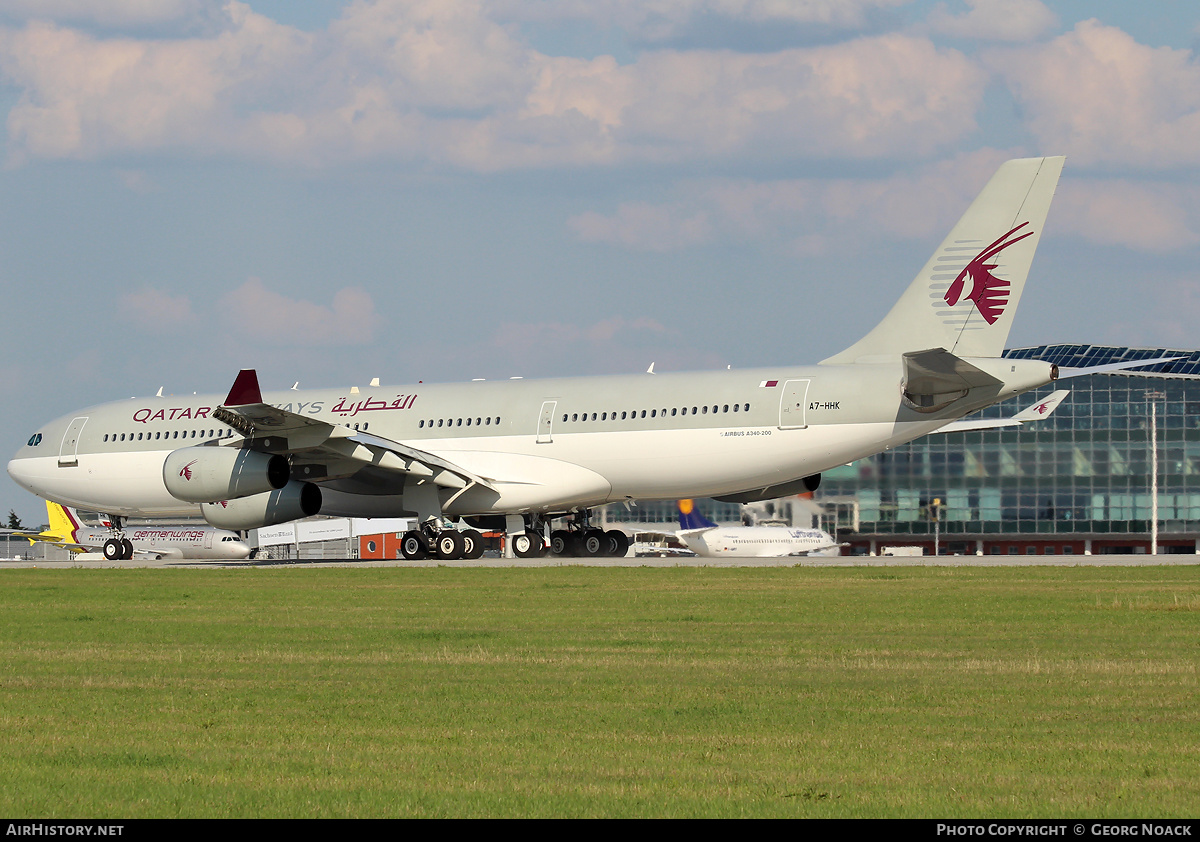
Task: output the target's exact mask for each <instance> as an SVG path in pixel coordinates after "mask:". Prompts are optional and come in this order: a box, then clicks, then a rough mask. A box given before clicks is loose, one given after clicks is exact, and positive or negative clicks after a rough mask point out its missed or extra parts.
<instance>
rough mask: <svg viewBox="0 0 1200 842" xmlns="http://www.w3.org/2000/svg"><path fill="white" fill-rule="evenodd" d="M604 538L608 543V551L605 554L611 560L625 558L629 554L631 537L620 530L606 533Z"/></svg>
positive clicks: (611, 530)
mask: <svg viewBox="0 0 1200 842" xmlns="http://www.w3.org/2000/svg"><path fill="white" fill-rule="evenodd" d="M604 538H605V540H606V541H607V542H608V549H607V551H606V552H605V553H604V554H605V555H606V556H609V557H610V558H625V553H627V552H629V536H628V535H626V534H625V533H624V532H622V531H621V530H620V529H610V530H608V531H607V532H605V533H604Z"/></svg>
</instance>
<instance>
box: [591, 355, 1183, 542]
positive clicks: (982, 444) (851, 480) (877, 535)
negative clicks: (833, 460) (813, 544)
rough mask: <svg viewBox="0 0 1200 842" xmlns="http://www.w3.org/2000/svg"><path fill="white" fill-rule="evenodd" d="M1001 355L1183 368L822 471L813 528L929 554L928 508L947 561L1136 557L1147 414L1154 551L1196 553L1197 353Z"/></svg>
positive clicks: (1076, 382)
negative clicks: (1039, 417)
mask: <svg viewBox="0 0 1200 842" xmlns="http://www.w3.org/2000/svg"><path fill="white" fill-rule="evenodd" d="M1005 356H1006V357H1011V358H1017V359H1044V360H1048V361H1051V362H1054V363H1057V364H1058V365H1059V366H1060V368H1062V369H1070V368H1086V367H1091V366H1098V365H1107V364H1110V363H1119V362H1126V361H1129V360H1138V359H1158V358H1162V357H1176V358H1178V359H1175V360H1173V361H1172V362H1167V363H1156V364H1153V365H1150V366H1145V367H1143V368H1139V369H1138V370H1137V371H1136V372H1135V373H1130V372H1127V371H1123V372H1118V373H1106V374H1091V375H1087V376H1084V377H1072V378H1069V379H1065V380H1060V381H1059V382H1058V383H1055V384H1052V385H1049V386H1045V387H1043V388H1041V389H1038V390H1036V391H1034V392H1029V393H1026V394H1024V395H1021V396H1019V397H1016V398H1013V399H1011V400H1009V401H1006V402H1004V403H1002V404H997V405H996V406H992V407H988V408H987V409H986V410H983V411H982V412H980V413H978V414H977V415H974V416H971V417H972V418H1005V417H1009V416H1011V415H1013V414H1015V413H1016V412H1018V411H1020V410H1021V409H1024V408H1026V407H1029V406H1031V405H1032V404H1033V403H1034V402H1035V399H1037V398H1042V397H1046V396H1048V395H1049V394H1050V393H1051V392H1053V391H1055V390H1056V389H1070V390H1071V393H1070V394H1069V395H1068V396H1067V398H1066V400H1064V401H1063V403H1062V404H1061V405H1060V406H1059V407H1058V409H1057V410H1056V411H1055V413H1054V414H1053V415H1051V416H1050V417H1049V418H1048V419H1046V420H1043V421H1034V422H1030V423H1028V424H1026V425H1024V426H1022V427H1008V428H1000V429H996V430H985V431H975V432H962V433H948V434H935V435H931V436H926V437H925V438H923V439H918V440H917V441H915V442H910V443H909V444H907V445H902V446H900V447H896V448H893V449H892V450H890V451H887V452H885V453H880V454H878V455H876V456H872V457H870V458H867V459H862V460H859V461H858V462H853V463H851V464H849V465H844V466H842V467H840V468H834V469H833V470H831V471H826V472H825V473H824V474H823V475H822V479H821V486H820V488H819V490H818V491H817V493H816V495H815V499H816V502H817V503H819V504H821V505H822V506H823V507H824V508H825V510H826V511H827V512H828V513H829V515H830V517H829V518H827V519H822V525H823V526H825V527H826V528H832V527H833V525H834V523H833V521H834V520H835V519H836V525H837V530H838V538H839V540H842V541H848V542H850V543H851V545H852V546H854V547H855V548H856V550H857V551H863V550H865V549H867V548H868V546H869V545H870V544H872V543H874V544H876V545H879V546H880V547H882V546H883V545H887V544H895V545H902V544H906V543H908V544H924V545H926V546H927V548H928V549H930V550H932V546H933V543H934V533H935V521H934V513H933V509H932V508H931V506H930V504H931V503H932V502H933V501H934V500H937V501H939V504H940V505H939V509H940V510H939V511H938V512H937V518H938V520H937V523H936V532H937V534H938V538H939V540H940V541H941V542H942V543H941V546H940V549H941V551H942V552H947V551H949V552H956V551H958V552H979V551H982V552H985V553H996V552H999V553H1019V554H1025V553H1033V552H1038V553H1041V552H1058V553H1064V552H1075V553H1081V552H1088V551H1093V550H1094V551H1096V552H1110V551H1128V552H1135V551H1144V549H1145V548H1146V546H1147V545H1148V543H1149V533H1150V523H1151V517H1152V515H1151V508H1152V500H1151V470H1150V466H1151V461H1150V459H1151V457H1150V453H1151V436H1150V425H1151V416H1152V415H1155V416H1156V418H1157V430H1158V436H1157V439H1158V441H1157V448H1158V527H1159V542H1160V552H1163V551H1169V550H1171V549H1172V548H1174V549H1175V550H1176V551H1183V550H1186V551H1189V552H1190V551H1192V550H1194V548H1195V541H1196V539H1197V538H1198V537H1200V351H1176V350H1171V349H1165V348H1123V347H1111V346H1096V345H1042V346H1038V347H1035V348H1019V349H1015V350H1009V351H1006V352H1005ZM1064 373H1066V372H1064ZM1152 405H1153V411H1152ZM696 504H697V507H698V508H699V509H700V511H702V512H703V513H704V514H705V515H706V516H707V517H710V518H712V519H713V520H716V521H718V522H722V523H736V522H737V521H738V520H739V519H740V518H741V516H742V509H741V507H740V506H738V505H736V504H732V503H720V502H717V501H713V500H697V501H696ZM608 517H609V518H611V519H614V520H617V519H619V520H620V521H622V522H625V523H637V522H669V521H671V520H673V519H674V518H675V508H674V503H672V502H661V503H642V504H640V505H639V506H636V507H633V508H631V509H628V510H622V511H620V512H619V513H618V512H617V511H610V512H609V513H608ZM804 525H805V526H807V525H808V524H807V523H806V524H804ZM1131 538H1136V539H1137V541H1136V542H1134V541H1131ZM1137 542H1140V545H1139V546H1138V547H1132V546H1130V545H1131V544H1133V543H1137ZM1172 545H1174V547H1173V546H1172Z"/></svg>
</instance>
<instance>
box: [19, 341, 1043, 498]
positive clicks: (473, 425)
mask: <svg viewBox="0 0 1200 842" xmlns="http://www.w3.org/2000/svg"><path fill="white" fill-rule="evenodd" d="M1011 362H1012V361H1009V360H995V361H983V362H981V363H980V364H981V365H983V364H990V363H994V364H992V365H991V367H992V368H994V369H996V371H997V373H998V374H999V373H1000V372H1001V371H1002V372H1003V374H1001V375H1000V376H1001V378H1002V379H1003V380H1004V381H1005V385H1004V388H1003V389H1002V390H1000V392H999V393H997V391H996V390H995V389H993V390H991V391H989V392H988V393H987V394H981V395H975V394H974V392H973V393H972V394H971V395H968V396H966V397H964V398H962V399H961V400H958V401H955V402H954V403H953V404H952V405H950V406H948V407H945V408H943V409H940V410H939V411H937V412H925V413H922V412H918V411H914V410H913V409H912V408H910V407H909V406H907V405H906V404H905V403H904V401H903V400H902V398H901V380H902V377H903V372H902V367H901V362H900V360H899V358H896V359H893V360H887V361H883V362H881V363H878V364H869V365H837V366H810V367H796V368H772V369H759V370H744V371H717V372H700V373H691V374H687V373H684V374H658V375H637V376H612V377H587V378H571V379H558V380H511V381H489V382H471V383H463V384H446V385H416V386H408V387H401V388H396V387H390V388H385V387H368V388H364V389H362V390H361V391H353V392H348V391H333V390H323V391H310V392H296V391H285V392H275V393H267V394H265V395H264V396H263V398H262V401H263V403H267V404H271V405H273V406H276V407H280V408H283V409H286V410H287V411H288V412H290V413H294V414H296V415H301V416H305V417H309V418H312V419H314V420H318V421H324V422H327V423H330V424H335V425H340V426H344V427H346V428H349V430H350V431H352V432H353V433H354V434H355V435H357V434H359V433H361V434H362V435H363V436H371V437H378V438H380V439H383V440H386V441H389V442H397V443H401V444H403V445H407V446H410V447H413V448H419V449H421V450H422V451H424V452H427V453H432V454H435V455H436V456H438V457H441V458H444V459H446V460H449V461H451V462H453V463H454V464H455V465H457V466H459V467H461V468H463V469H466V470H467V471H470V472H473V473H474V474H477V475H478V476H480V477H483V478H485V479H486V480H487V481H488V483H489V484H490V487H489V488H482V487H475V488H469V489H467V490H466V491H465V492H464V493H462V494H459V495H457V496H454V497H453V498H449V502H448V503H447V504H446V506H445V514H446V515H448V516H458V515H473V514H494V513H506V514H512V513H529V512H540V513H562V512H567V511H571V510H575V509H579V508H584V507H590V506H596V505H601V504H604V503H608V502H613V501H624V500H639V499H641V500H648V499H678V498H681V497H713V496H719V495H727V494H736V493H741V492H747V491H753V490H755V489H761V488H765V487H769V486H775V485H778V484H782V483H788V482H792V481H795V480H797V479H798V478H801V477H805V476H809V475H812V474H817V473H820V472H821V471H824V470H828V469H830V468H833V467H836V466H838V465H843V464H846V463H847V462H851V461H853V460H855V459H859V458H862V457H863V456H867V455H870V454H872V453H876V452H878V451H880V450H884V449H886V448H889V447H892V446H894V445H896V444H900V443H903V442H906V441H910V440H912V439H914V438H917V437H919V436H922V435H925V434H927V433H930V432H932V431H934V430H936V429H937V428H939V427H941V426H942V425H944V424H945V423H947V422H948V421H951V420H953V419H955V418H958V417H961V416H962V415H963V414H966V413H967V412H971V411H974V410H975V409H978V408H979V407H981V406H985V405H988V404H991V403H994V402H996V400H999V399H1003V398H1004V397H1008V396H1010V395H1012V394H1017V393H1019V392H1022V391H1025V390H1027V389H1029V388H1033V387H1035V386H1038V385H1041V384H1043V383H1046V382H1048V381H1049V380H1050V375H1049V368H1050V367H1049V365H1048V364H1044V363H1036V362H1032V361H1021V364H1020V365H1011ZM1010 369H1011V373H1010ZM1018 369H1020V370H1019V371H1018ZM222 400H223V399H222V397H221V396H219V395H207V396H191V397H184V398H138V399H130V400H124V401H119V402H114V403H108V404H103V405H100V406H95V407H91V408H89V409H84V410H80V411H79V412H77V413H72V414H70V415H66V416H63V417H62V418H60V419H58V420H56V421H54V422H51V423H49V424H46V425H43V426H42V427H40V428H38V430H37V431H36V433H35V434H34V435H33V436H31V437H30V440H29V441H30V443H29V444H27V445H26V446H25V447H23V448H22V449H21V450H20V451H19V452H18V453H17V454H16V455H15V456H14V458H13V459H12V461H10V462H9V465H8V471H9V473H10V474H11V475H12V477H13V478H14V480H16V481H17V482H18V483H19V484H21V485H22V486H23V487H25V488H27V489H28V490H30V491H32V492H33V493H34V494H37V495H39V496H42V497H46V498H49V499H52V500H56V501H59V502H62V503H65V504H67V505H71V506H76V507H79V508H84V509H92V510H95V511H102V512H106V513H108V514H112V515H119V516H140V517H168V516H172V517H174V516H193V515H195V514H197V512H198V508H199V507H198V506H197V505H196V504H194V503H185V502H183V501H181V500H178V499H176V498H174V497H173V496H172V495H171V494H170V493H168V491H167V489H166V486H165V484H164V481H163V464H164V460H165V459H166V457H167V455H168V454H170V453H171V452H172V451H175V450H178V449H181V448H185V447H192V446H196V445H203V444H209V443H211V444H213V445H218V444H235V443H237V442H238V440H239V439H240V436H239V435H237V434H235V433H234V431H233V430H231V429H230V428H229V427H227V426H226V425H224V424H222V423H221V422H219V421H217V420H214V418H213V411H214V410H215V409H216V408H217V407H219V406H220V405H221V402H222ZM264 433H269V431H263V432H260V433H259V434H260V435H262V434H264ZM304 457H305V454H304V453H303V452H302V451H298V452H295V453H294V454H293V455H292V457H291V458H292V460H293V464H294V466H295V467H296V469H297V471H298V472H299V474H298V478H299V479H305V475H304V474H303V470H304ZM314 481H316V482H321V480H319V479H318V480H314ZM404 483H405V477H404V476H403V475H395V474H388V473H386V472H383V471H379V470H373V469H371V468H370V467H368V468H366V469H364V470H362V471H359V472H358V473H356V474H354V475H352V476H341V477H339V478H336V479H333V480H331V481H325V482H323V483H322V484H321V488H322V491H323V493H324V495H325V497H324V499H325V502H324V504H323V506H322V509H321V512H322V513H323V514H332V515H343V516H364V517H385V516H406V515H409V514H411V513H412V511H413V509H412V508H411V507H407V506H406V503H405V502H404V499H405V495H404V488H405V485H404Z"/></svg>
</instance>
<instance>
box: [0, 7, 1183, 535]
mask: <svg viewBox="0 0 1200 842" xmlns="http://www.w3.org/2000/svg"><path fill="white" fill-rule="evenodd" d="M0 113H2V114H3V117H4V125H3V130H2V131H0V197H3V200H2V201H0V289H2V290H3V293H4V296H3V300H4V302H5V305H6V308H5V309H6V311H7V312H6V316H7V318H5V319H4V322H3V329H2V330H0V354H2V356H0V442H8V452H9V453H10V454H11V453H15V452H16V450H17V449H18V447H19V446H20V445H21V444H22V443H23V442H24V441H25V440H26V439H27V438H29V436H30V435H32V434H33V433H34V432H36V431H37V429H38V426H39V424H41V423H43V422H45V421H48V420H50V419H52V418H56V417H58V416H60V415H63V414H66V413H68V412H72V411H74V410H77V409H80V408H83V407H85V406H89V405H92V404H96V403H101V402H104V401H108V400H114V399H122V398H128V397H132V396H144V395H152V394H154V393H155V392H156V391H157V390H158V389H159V388H160V387H162V388H163V390H164V394H177V395H182V394H191V393H192V392H201V393H205V392H216V393H223V392H225V391H226V390H227V389H228V387H229V385H230V384H231V383H232V381H233V378H234V376H235V375H236V373H237V371H238V369H240V368H244V367H253V368H256V369H258V372H259V377H260V381H261V382H262V384H263V388H264V389H274V388H282V389H286V388H290V387H291V385H292V384H293V383H294V382H296V381H299V382H300V385H301V387H302V388H303V387H335V388H336V387H348V386H350V385H365V384H366V383H367V382H369V381H370V379H371V378H373V377H379V378H380V379H381V382H382V383H384V384H385V385H386V384H388V383H395V384H402V383H411V382H414V381H416V380H424V381H426V382H429V381H465V380H470V379H472V378H477V377H485V378H507V377H511V376H524V377H545V376H559V375H572V374H607V373H622V372H636V371H644V370H645V369H646V368H647V367H648V366H649V365H650V363H652V362H653V363H655V370H656V371H672V370H696V369H706V368H724V367H725V366H727V365H731V366H733V367H734V368H738V367H750V366H760V365H771V364H781V365H782V364H789V365H791V364H805V363H812V362H816V361H818V360H820V359H823V358H824V357H826V356H829V355H831V354H833V353H835V352H837V351H840V350H842V349H843V348H845V347H847V346H848V345H850V344H851V343H852V342H854V341H855V340H857V339H858V338H859V337H860V336H861V335H862V334H863V333H865V332H866V330H867V329H869V328H870V327H871V326H872V325H873V324H874V323H875V322H876V321H877V320H878V319H879V318H880V317H882V316H883V314H884V313H886V311H887V310H888V308H889V307H890V306H891V304H892V303H893V302H894V301H895V299H896V298H897V297H898V296H899V294H900V292H901V291H902V290H903V289H904V288H905V287H906V286H907V285H908V283H909V282H910V281H911V280H912V278H913V276H914V275H915V274H916V272H917V271H918V270H919V269H920V268H921V266H922V265H923V264H924V262H925V260H926V258H927V257H928V256H929V254H930V253H932V251H933V250H934V249H935V248H936V247H937V246H938V244H939V243H940V242H941V239H942V237H943V236H944V235H945V233H946V231H947V230H948V229H949V227H950V226H951V225H952V224H953V222H954V221H955V220H956V219H957V218H958V216H959V215H960V214H961V213H962V211H963V210H965V208H966V206H967V205H968V204H969V202H970V200H971V199H972V198H973V197H974V195H975V194H976V193H977V192H978V190H979V189H980V188H981V187H982V186H983V184H984V183H985V182H986V181H987V179H988V178H989V177H990V175H991V174H992V172H993V171H994V170H995V168H996V166H998V165H999V163H1001V162H1002V161H1004V160H1006V159H1008V158H1012V157H1023V156H1032V155H1066V156H1067V164H1066V168H1065V169H1064V172H1063V176H1062V180H1061V181H1060V183H1059V188H1058V193H1057V196H1056V199H1055V203H1054V206H1053V207H1052V209H1051V212H1050V218H1049V220H1048V222H1047V230H1046V232H1045V235H1044V236H1043V238H1042V240H1041V245H1040V247H1039V250H1038V256H1037V258H1036V259H1035V261H1034V265H1033V270H1032V272H1031V275H1030V279H1029V284H1028V286H1027V287H1026V290H1025V293H1024V296H1023V298H1022V303H1021V310H1020V312H1019V313H1018V315H1017V318H1016V323H1015V326H1014V328H1013V331H1012V333H1011V334H1010V337H1009V346H1010V347H1022V346H1027V345H1033V344H1041V343H1049V342H1090V343H1097V344H1123V345H1134V346H1152V347H1177V348H1195V347H1198V346H1200V335H1198V334H1197V331H1196V330H1195V329H1194V326H1195V325H1196V323H1197V321H1198V319H1200V277H1198V275H1197V272H1198V271H1200V270H1198V268H1197V267H1200V170H1198V165H1200V7H1198V6H1197V5H1196V4H1195V3H1184V2H1158V3H1149V4H1130V3H1125V2H1117V0H1107V1H1106V0H1100V2H1083V0H1070V1H1068V0H1062V2H1049V0H1047V2H1042V0H947V2H924V1H923V0H355V2H338V1H337V0H308V1H307V2H305V3H295V2H291V0H246V2H229V1H228V0H105V2H99V0H0ZM6 458H7V457H6ZM8 509H15V510H16V512H17V513H18V515H19V516H21V517H22V519H23V520H25V521H26V522H27V523H36V522H41V521H42V520H44V516H45V515H44V512H45V509H44V508H43V506H42V504H41V502H40V501H39V500H38V499H37V498H35V497H33V496H32V495H30V494H28V493H27V492H24V491H22V490H21V489H19V488H18V487H17V486H16V485H15V484H13V483H12V482H11V480H9V478H8V477H7V474H5V475H4V476H3V477H2V478H0V511H4V512H7V510H8Z"/></svg>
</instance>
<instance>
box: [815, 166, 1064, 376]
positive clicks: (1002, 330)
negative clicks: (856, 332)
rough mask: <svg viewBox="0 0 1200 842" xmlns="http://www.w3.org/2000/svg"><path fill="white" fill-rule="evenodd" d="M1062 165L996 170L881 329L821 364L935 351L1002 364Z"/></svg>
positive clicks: (881, 324) (877, 326)
mask: <svg viewBox="0 0 1200 842" xmlns="http://www.w3.org/2000/svg"><path fill="white" fill-rule="evenodd" d="M1065 160H1066V159H1065V158H1062V157H1054V158H1019V159H1016V160H1012V161H1008V162H1006V163H1004V164H1002V165H1001V166H1000V169H998V170H997V171H996V174H995V175H993V176H992V179H991V181H989V182H988V183H987V186H985V187H984V188H983V191H982V192H981V193H980V194H979V195H978V196H977V197H976V198H975V201H974V202H972V203H971V206H970V207H969V208H968V209H967V212H966V213H965V214H963V216H962V218H961V219H960V220H959V221H958V224H957V225H955V226H954V228H953V229H951V231H950V234H949V235H948V236H947V237H946V239H945V240H943V241H942V245H941V247H940V248H938V250H937V251H936V252H934V254H933V256H932V257H930V258H929V262H928V263H926V264H925V268H924V269H922V270H921V272H920V274H919V275H917V277H916V278H915V279H914V280H913V282H912V283H911V284H910V285H909V287H908V289H907V290H906V291H905V292H904V295H902V296H901V297H900V300H899V301H897V302H896V304H895V305H894V306H893V307H892V309H891V311H890V312H889V313H888V314H887V316H885V317H884V319H883V321H881V322H880V323H879V324H877V325H876V326H875V328H874V329H873V330H871V332H870V333H868V334H867V335H866V336H864V337H863V338H862V339H860V340H859V341H858V342H856V343H854V344H853V345H851V346H850V347H849V348H847V349H846V350H845V351H842V352H841V353H840V354H835V355H834V356H832V357H830V358H828V359H826V360H823V361H822V362H823V363H825V364H839V363H853V362H857V361H865V360H864V358H866V359H870V358H879V357H894V356H896V355H899V354H903V353H906V352H909V351H917V350H921V349H925V348H935V347H940V348H944V349H945V350H947V351H949V352H950V353H952V354H954V355H955V356H958V357H998V356H1000V352H1001V351H1003V350H1004V343H1005V342H1006V341H1007V339H1008V332H1009V329H1010V328H1011V327H1012V320H1013V314H1014V313H1015V312H1016V310H1017V304H1018V303H1019V302H1020V300H1021V292H1022V290H1023V289H1024V288H1025V279H1026V278H1027V277H1028V275H1029V266H1030V264H1031V263H1032V262H1033V253H1034V251H1035V250H1036V249H1037V244H1038V240H1039V239H1040V238H1041V235H1042V227H1043V226H1044V225H1045V222H1046V214H1047V212H1048V211H1049V210H1050V200H1051V199H1052V198H1053V197H1054V188H1055V186H1056V185H1057V184H1058V176H1059V174H1060V173H1061V172H1062V167H1063V162H1064V161H1065Z"/></svg>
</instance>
